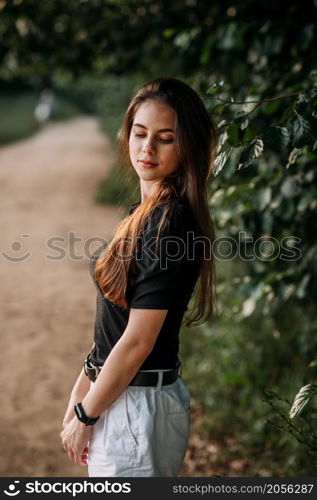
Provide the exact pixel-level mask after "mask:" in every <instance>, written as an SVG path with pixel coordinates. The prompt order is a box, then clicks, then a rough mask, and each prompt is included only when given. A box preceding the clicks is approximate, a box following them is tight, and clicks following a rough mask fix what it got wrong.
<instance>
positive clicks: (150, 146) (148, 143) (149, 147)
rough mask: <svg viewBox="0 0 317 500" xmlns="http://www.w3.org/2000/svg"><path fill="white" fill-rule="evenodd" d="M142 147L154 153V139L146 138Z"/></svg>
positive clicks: (145, 151)
mask: <svg viewBox="0 0 317 500" xmlns="http://www.w3.org/2000/svg"><path fill="white" fill-rule="evenodd" d="M142 149H143V152H144V153H154V152H155V147H154V144H153V141H152V140H150V139H148V140H146V141H145V142H144V144H143V148H142Z"/></svg>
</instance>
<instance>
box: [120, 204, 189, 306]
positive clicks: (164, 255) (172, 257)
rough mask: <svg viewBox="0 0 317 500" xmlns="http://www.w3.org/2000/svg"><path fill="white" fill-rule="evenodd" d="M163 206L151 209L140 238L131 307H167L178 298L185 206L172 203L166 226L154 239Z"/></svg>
mask: <svg viewBox="0 0 317 500" xmlns="http://www.w3.org/2000/svg"><path fill="white" fill-rule="evenodd" d="M165 206H166V205H165V204H164V205H162V206H159V207H156V208H155V209H154V210H153V212H152V214H151V215H150V217H149V219H148V221H147V223H146V224H145V227H144V230H143V232H142V233H141V236H140V237H139V240H138V245H137V252H136V255H135V257H134V261H133V269H134V271H133V276H132V285H131V287H129V294H128V301H129V307H131V308H135V309H169V308H170V307H171V306H172V305H173V303H174V302H175V300H177V290H178V286H179V281H180V279H179V278H180V275H181V272H182V264H183V261H184V256H185V254H186V241H185V238H184V236H185V230H184V210H183V208H184V207H183V205H182V204H181V203H180V202H175V203H174V204H173V205H172V208H171V210H170V212H169V215H168V218H167V220H166V226H164V229H163V230H161V232H160V236H159V238H158V239H157V238H156V237H157V234H158V229H159V223H160V220H161V217H162V215H163V207H165Z"/></svg>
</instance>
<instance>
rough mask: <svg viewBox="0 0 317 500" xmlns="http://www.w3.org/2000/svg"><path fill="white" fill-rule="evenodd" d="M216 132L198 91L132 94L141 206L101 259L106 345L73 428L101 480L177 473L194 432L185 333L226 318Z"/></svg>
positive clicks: (101, 338)
mask: <svg viewBox="0 0 317 500" xmlns="http://www.w3.org/2000/svg"><path fill="white" fill-rule="evenodd" d="M215 141H216V131H215V127H214V125H213V123H212V121H211V119H210V117H209V115H208V113H207V111H206V108H205V106H204V104H203V102H202V101H201V99H200V97H199V96H198V95H197V93H196V92H195V91H194V90H193V89H192V88H191V87H189V86H188V85H187V84H185V83H184V82H182V81H180V80H178V79H176V78H156V79H154V80H152V81H150V82H148V83H147V84H145V85H144V86H143V87H142V88H141V89H140V90H139V91H138V92H137V93H136V94H135V95H134V96H133V98H132V100H131V102H130V105H129V107H128V109H127V112H126V114H125V117H124V120H123V125H122V128H121V135H120V145H121V150H122V151H123V152H124V154H125V156H126V159H127V161H128V163H130V164H131V165H132V167H133V168H134V170H135V172H136V174H137V175H138V177H139V180H140V191H141V200H140V201H139V202H136V203H134V204H133V205H132V206H131V208H130V211H129V214H128V216H127V217H126V218H125V219H124V220H123V221H122V222H121V223H120V224H119V226H118V228H117V230H116V232H115V235H114V238H113V240H112V241H111V243H110V245H109V246H108V247H105V246H104V247H102V248H101V249H99V250H98V251H97V252H96V253H95V254H94V256H93V258H92V259H91V275H92V278H93V279H94V281H95V284H96V288H97V313H96V323H95V334H94V345H93V348H92V350H91V352H90V353H89V355H88V357H87V359H86V361H85V366H84V368H83V370H82V371H81V373H80V375H79V377H78V379H77V382H76V383H75V386H74V388H73V390H72V393H71V397H70V401H69V405H68V408H67V411H66V414H65V417H64V421H63V427H64V430H63V431H62V432H61V439H62V444H63V447H64V449H65V451H67V453H68V457H69V459H70V460H71V461H73V462H74V463H76V464H78V465H86V464H87V463H88V472H89V475H90V476H99V477H100V476H103V477H120V476H121V477H137V476H144V477H151V476H157V477H164V476H177V475H178V473H179V471H180V468H181V466H182V463H183V460H184V456H185V452H186V449H187V444H188V436H189V407H190V394H189V392H188V389H187V387H186V384H185V382H184V380H183V379H182V377H181V373H180V372H179V368H180V361H179V358H178V350H179V329H180V326H181V323H182V320H183V317H184V313H185V311H186V310H187V305H188V303H189V300H190V297H191V295H192V294H193V291H194V289H195V287H196V294H195V298H196V300H195V304H194V308H193V311H192V314H191V316H190V317H186V325H187V326H190V324H191V323H193V322H197V321H198V320H201V319H202V318H203V319H206V318H207V317H208V316H210V315H211V314H212V312H213V310H214V300H213V296H214V293H213V290H214V277H215V272H214V263H213V258H212V252H211V246H212V242H213V240H214V231H213V225H212V221H211V219H210V215H209V209H208V202H207V195H206V191H207V181H209V180H210V179H211V171H212V158H213V152H214V147H215Z"/></svg>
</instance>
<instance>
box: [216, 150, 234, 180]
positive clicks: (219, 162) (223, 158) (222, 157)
mask: <svg viewBox="0 0 317 500" xmlns="http://www.w3.org/2000/svg"><path fill="white" fill-rule="evenodd" d="M232 149H233V148H232V147H229V148H228V149H227V150H226V151H222V153H220V154H219V155H218V156H217V158H216V159H215V163H214V175H215V176H217V175H218V174H219V172H220V171H221V170H222V169H223V167H224V166H225V164H226V163H227V161H228V159H229V157H230V154H231V151H232Z"/></svg>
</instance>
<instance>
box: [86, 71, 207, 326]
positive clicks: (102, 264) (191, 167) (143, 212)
mask: <svg viewBox="0 0 317 500" xmlns="http://www.w3.org/2000/svg"><path fill="white" fill-rule="evenodd" d="M149 99H151V100H154V101H156V102H158V103H160V104H165V105H167V106H170V107H171V108H172V109H174V111H175V113H176V122H177V125H176V145H177V151H178V154H179V157H180V165H179V167H178V168H177V170H176V171H175V172H173V173H172V174H171V175H169V176H167V177H166V178H165V179H164V181H163V182H162V183H161V184H160V186H159V187H158V189H157V191H156V192H155V194H154V195H152V196H151V197H149V198H147V199H146V200H145V201H144V202H143V203H141V204H140V205H139V206H138V207H137V209H136V210H135V211H134V212H133V213H132V214H131V215H128V216H127V217H125V219H123V221H122V222H121V223H120V224H119V226H118V227H117V230H116V232H115V235H114V237H113V240H112V242H111V243H110V245H109V246H108V247H107V248H106V250H105V251H104V252H103V253H102V254H101V255H100V256H99V259H98V261H97V263H96V267H95V278H96V281H97V283H98V285H99V287H100V289H101V290H102V292H103V294H104V297H105V298H107V299H109V300H110V301H112V302H113V303H115V304H117V305H118V306H121V307H128V303H127V299H126V291H127V285H128V279H129V269H130V266H131V263H132V258H131V257H132V256H133V253H134V251H135V249H136V241H137V237H138V236H140V233H141V231H142V228H143V226H144V223H145V221H146V219H147V218H148V216H149V215H150V213H151V212H152V211H153V210H154V209H155V207H157V205H159V204H161V203H166V202H167V209H166V210H165V211H164V212H163V216H162V220H161V222H160V227H159V232H160V230H161V229H162V228H163V227H164V224H165V221H166V218H167V214H168V212H169V210H170V207H171V205H172V200H173V199H175V195H176V196H177V197H180V198H183V199H186V200H187V201H188V203H189V205H190V207H191V210H192V213H193V215H194V217H195V219H196V222H197V224H198V226H199V228H200V231H201V235H202V236H204V237H206V238H207V239H208V241H209V242H210V248H211V246H212V243H213V241H214V239H215V233H214V226H213V222H212V220H211V217H210V213H209V207H208V199H207V189H208V186H209V183H210V181H211V179H212V166H213V155H214V150H215V145H216V128H215V125H214V124H213V121H212V119H211V118H210V116H209V114H208V112H207V110H206V108H205V106H204V103H203V102H202V100H201V99H200V97H199V96H198V94H197V93H196V92H195V91H194V90H193V89H192V88H191V87H190V86H188V85H187V84H185V83H184V82H182V81H181V80H178V79H176V78H155V79H153V80H151V81H150V82H148V83H146V84H145V85H144V86H143V87H142V88H141V89H140V90H139V91H138V92H136V94H135V95H134V96H133V97H132V99H131V101H130V104H129V106H128V109H127V111H126V114H125V116H124V118H123V123H122V127H121V129H120V132H119V134H118V141H119V146H120V148H121V151H122V153H123V155H124V157H125V159H126V162H127V164H130V165H131V161H130V155H129V137H130V133H131V129H132V125H133V119H134V115H135V113H136V111H137V109H138V108H139V106H140V105H141V104H142V103H144V102H145V101H147V100H149ZM118 256H119V257H120V258H118ZM195 290H196V293H195V304H194V307H193V311H192V314H191V316H190V317H187V318H186V326H190V325H191V324H192V323H193V322H198V321H199V320H206V319H207V318H208V317H210V316H211V315H212V314H213V313H214V312H215V300H214V297H215V265H214V258H213V255H212V252H211V251H210V254H209V255H208V257H207V258H206V254H205V257H204V259H203V261H202V265H201V268H200V274H199V278H198V280H197V283H196V287H195Z"/></svg>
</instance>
